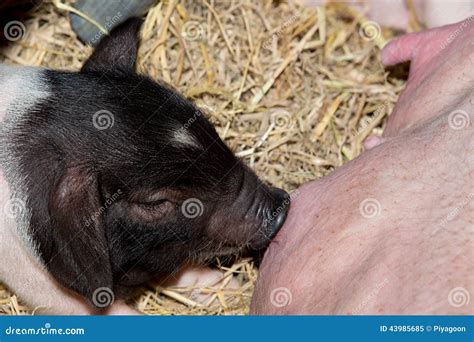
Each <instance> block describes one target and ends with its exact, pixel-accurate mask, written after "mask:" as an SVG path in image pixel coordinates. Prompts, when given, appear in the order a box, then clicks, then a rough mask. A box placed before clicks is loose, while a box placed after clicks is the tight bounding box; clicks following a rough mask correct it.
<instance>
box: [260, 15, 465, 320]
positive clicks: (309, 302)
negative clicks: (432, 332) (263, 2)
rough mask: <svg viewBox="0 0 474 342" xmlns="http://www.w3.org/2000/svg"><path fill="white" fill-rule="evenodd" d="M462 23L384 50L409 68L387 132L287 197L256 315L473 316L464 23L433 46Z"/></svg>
mask: <svg viewBox="0 0 474 342" xmlns="http://www.w3.org/2000/svg"><path fill="white" fill-rule="evenodd" d="M460 25H461V24H453V25H450V26H445V27H441V28H438V29H433V30H430V31H426V32H422V33H417V34H409V35H406V36H404V37H401V38H399V39H397V40H395V41H393V42H391V43H390V44H389V45H388V46H386V47H385V49H384V50H383V52H382V61H383V63H384V64H386V65H393V64H396V63H399V62H403V61H408V60H410V61H411V70H410V76H409V81H408V84H407V86H406V89H405V90H404V92H403V93H402V95H401V97H400V99H399V102H398V103H397V105H396V107H395V109H394V111H393V113H392V114H391V116H390V118H389V121H388V123H387V127H386V130H385V132H384V135H383V137H382V138H378V137H372V138H371V139H370V140H369V143H368V146H367V147H369V148H370V149H369V150H367V151H365V152H364V153H363V154H362V155H361V156H360V157H359V158H357V159H355V160H353V161H351V162H349V163H347V164H346V165H345V166H343V167H341V168H340V169H338V170H336V171H335V172H333V173H332V174H330V175H329V176H327V177H325V178H323V179H320V180H318V181H314V182H310V183H308V184H305V185H303V186H302V187H301V188H300V189H299V190H298V192H297V193H296V194H295V195H293V198H294V200H293V203H292V207H291V209H290V213H289V216H288V219H287V221H286V223H285V225H284V227H283V228H282V230H281V231H280V232H279V234H278V235H277V237H276V239H275V240H274V242H273V243H272V244H271V245H270V248H269V249H268V250H267V252H266V254H265V257H264V260H263V264H262V268H261V273H260V278H259V280H258V283H257V287H256V291H255V295H254V298H253V303H252V310H251V311H252V313H253V314H276V315H286V314H473V313H474V300H473V299H474V298H471V297H473V296H474V267H473V265H474V263H473V260H474V255H473V254H474V236H473V235H474V234H473V232H474V153H473V151H474V106H473V103H474V97H473V94H472V84H473V81H474V38H473V37H474V25H473V23H471V24H470V25H467V27H465V28H464V29H463V31H462V32H461V33H460V34H458V35H457V37H456V38H455V39H454V41H452V42H450V43H449V44H448V45H447V47H446V48H444V49H443V48H441V47H440V45H441V44H442V43H443V42H446V40H447V38H448V37H449V36H450V34H452V33H453V32H454V31H455V30H456V29H458V28H459V26H460ZM453 113H454V114H453ZM367 200H369V202H368V201H367ZM367 203H369V204H367ZM370 203H371V204H372V207H370ZM364 210H365V211H364ZM371 210H372V211H371ZM363 214H364V215H363Z"/></svg>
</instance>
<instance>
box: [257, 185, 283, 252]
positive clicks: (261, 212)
mask: <svg viewBox="0 0 474 342" xmlns="http://www.w3.org/2000/svg"><path fill="white" fill-rule="evenodd" d="M290 204H291V200H290V195H289V194H288V193H287V192H286V191H284V190H282V189H279V188H270V189H269V190H267V191H265V199H264V200H262V201H261V202H260V203H259V204H258V208H259V209H258V210H257V212H258V216H260V217H261V220H262V221H261V225H260V226H259V227H258V228H257V230H256V231H255V233H254V234H253V236H252V238H251V241H250V247H252V248H253V249H262V248H264V247H265V246H266V245H268V243H269V242H270V241H271V239H272V238H273V237H274V236H275V235H276V234H277V233H278V231H279V230H280V229H281V227H282V226H283V224H284V223H285V220H286V217H287V215H288V210H289V209H290Z"/></svg>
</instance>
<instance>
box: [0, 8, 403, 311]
mask: <svg viewBox="0 0 474 342" xmlns="http://www.w3.org/2000/svg"><path fill="white" fill-rule="evenodd" d="M55 3H56V5H57V4H58V2H57V1H55ZM64 8H66V7H64V6H60V7H58V6H55V4H54V3H53V2H48V1H45V2H44V4H43V5H41V6H40V7H38V8H36V9H35V11H34V12H33V13H32V17H31V19H29V20H27V21H25V22H24V24H25V26H26V32H25V34H24V37H23V39H21V40H18V41H16V42H15V43H12V44H11V45H9V46H8V47H7V48H5V49H3V50H1V54H2V55H3V56H2V57H1V59H4V60H5V61H7V62H9V63H16V64H20V65H35V66H44V67H49V68H54V69H66V70H74V71H77V70H78V69H79V68H80V66H81V64H82V63H83V62H84V60H85V59H86V58H87V57H88V56H89V54H90V53H91V51H92V49H91V48H90V47H87V46H84V45H83V44H82V43H80V42H79V41H78V39H77V38H76V36H75V35H74V33H73V32H72V31H71V27H70V25H69V21H68V17H67V14H68V13H67V11H65V10H64ZM66 9H67V8H66ZM366 24H367V19H366V18H364V17H363V16H362V15H361V14H360V13H357V12H355V11H353V10H349V9H348V8H347V7H346V6H345V5H343V4H334V5H331V6H328V7H325V8H324V7H323V8H319V9H306V8H300V7H297V6H296V5H292V4H291V3H290V4H288V3H285V2H279V1H275V2H273V1H250V0H234V1H209V2H206V1H203V2H202V1H181V2H179V3H178V2H176V1H164V2H159V3H158V4H157V5H156V6H154V7H153V8H152V9H151V10H150V11H149V12H148V14H147V16H146V20H145V24H144V26H143V29H142V33H141V35H142V42H141V47H140V51H139V59H138V69H139V71H140V72H141V73H144V74H147V75H149V76H151V77H152V78H154V79H157V80H158V79H160V80H165V81H166V82H169V83H170V84H172V85H173V86H174V87H176V88H177V89H179V90H180V91H182V92H183V93H184V94H186V95H187V96H188V97H190V98H191V99H193V100H194V101H195V102H196V103H197V104H198V105H201V106H204V105H205V106H206V107H205V108H206V112H207V114H208V116H209V117H210V119H211V121H212V122H213V123H214V124H215V125H216V127H217V130H218V132H219V134H220V135H221V137H222V138H223V139H225V141H226V142H227V143H228V144H229V145H230V146H231V147H232V148H233V150H234V151H236V153H237V155H239V156H240V157H242V158H243V159H244V160H245V161H246V162H247V163H248V164H249V165H250V166H251V167H252V168H253V169H254V170H255V171H256V172H257V173H258V174H259V175H260V177H262V178H263V179H264V180H266V181H267V182H269V183H271V184H273V185H275V186H279V187H283V188H285V189H287V190H294V189H295V188H297V187H298V186H299V185H301V184H303V183H305V182H308V181H311V180H314V179H317V178H320V177H322V176H324V175H326V174H328V173H329V172H331V171H332V170H334V169H335V168H338V167H339V166H341V165H342V164H343V163H345V162H347V161H348V160H351V159H353V158H355V157H356V156H357V155H358V154H359V153H360V152H361V150H362V142H363V140H364V138H366V137H367V136H368V135H369V134H370V133H372V132H374V131H375V132H380V131H381V129H382V128H383V124H384V121H385V118H386V116H387V115H388V113H390V112H391V110H392V108H393V106H394V103H395V102H396V100H397V97H398V94H399V92H400V90H401V88H402V87H403V84H404V81H403V80H402V79H398V78H395V77H393V76H390V75H389V74H388V72H387V71H386V70H384V68H383V67H382V66H381V64H380V59H379V52H380V47H381V46H382V45H383V44H384V43H385V39H389V38H390V37H391V35H392V32H391V31H389V30H383V32H380V30H379V31H377V29H378V28H377V25H375V26H374V27H375V30H376V31H368V30H363V29H362V28H363V26H364V25H366ZM372 29H373V28H372ZM374 113H375V114H374ZM223 272H226V273H227V277H226V278H225V279H224V280H223V282H224V284H223V282H221V283H219V284H215V286H212V287H210V288H207V289H199V288H196V287H188V288H161V287H160V286H158V285H154V284H150V285H148V286H147V287H145V288H143V289H141V290H140V291H139V293H138V294H137V296H136V297H135V298H134V299H133V300H132V302H131V304H133V305H135V306H136V307H137V308H138V309H139V310H141V311H143V312H145V313H147V314H164V315H168V314H196V315H200V314H211V315H220V314H246V313H248V310H249V304H250V300H251V295H252V290H253V287H254V284H255V281H256V278H257V269H256V268H255V266H254V265H253V262H252V261H251V260H248V259H244V260H240V261H239V262H237V263H236V264H235V265H233V266H232V267H230V268H223ZM231 277H234V278H235V280H237V281H238V283H239V284H240V285H239V287H237V288H227V287H225V286H223V285H225V282H229V279H230V278H231ZM196 291H198V292H199V291H202V292H204V293H208V294H210V295H211V297H210V299H209V300H208V301H207V303H205V304H198V303H197V302H195V301H194V300H193V299H192V298H193V295H195V294H196ZM31 312H32V311H31V310H30V309H29V308H26V307H25V306H23V305H22V304H21V303H19V300H18V299H17V297H16V296H15V295H14V294H12V293H10V292H8V291H7V290H6V289H4V288H2V287H1V286H0V313H6V314H29V313H31Z"/></svg>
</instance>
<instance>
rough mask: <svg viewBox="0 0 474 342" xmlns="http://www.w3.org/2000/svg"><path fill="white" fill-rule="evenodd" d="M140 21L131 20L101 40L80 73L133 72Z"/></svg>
mask: <svg viewBox="0 0 474 342" xmlns="http://www.w3.org/2000/svg"><path fill="white" fill-rule="evenodd" d="M141 24H142V20H141V19H139V18H131V19H128V20H127V21H125V22H124V23H123V24H121V25H119V26H118V27H116V28H115V29H114V30H112V32H111V33H110V35H109V36H107V37H105V38H103V39H102V41H101V42H100V43H99V45H98V46H97V47H96V48H95V50H94V52H93V53H92V55H91V56H90V57H89V59H88V60H87V61H86V62H85V64H84V65H83V66H82V69H81V71H83V72H87V71H93V72H116V73H129V72H133V71H134V67H135V61H136V59H137V51H138V40H139V38H138V33H139V31H140V26H141Z"/></svg>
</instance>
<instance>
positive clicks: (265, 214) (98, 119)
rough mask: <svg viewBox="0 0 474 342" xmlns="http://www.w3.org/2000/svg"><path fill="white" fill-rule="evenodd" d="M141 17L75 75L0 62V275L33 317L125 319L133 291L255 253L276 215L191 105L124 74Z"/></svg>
mask: <svg viewBox="0 0 474 342" xmlns="http://www.w3.org/2000/svg"><path fill="white" fill-rule="evenodd" d="M140 25H141V21H140V20H139V19H136V18H134V19H130V20H128V21H127V22H125V23H124V24H122V25H121V26H119V27H118V28H116V29H115V30H114V31H113V32H112V33H111V35H110V36H108V37H106V38H105V39H103V40H102V41H101V43H100V44H99V46H98V47H97V48H96V50H95V51H94V53H93V54H92V56H91V57H90V58H89V59H88V60H87V61H86V62H85V64H84V66H83V67H82V69H81V70H80V72H76V73H74V72H63V71H56V70H46V69H34V68H25V67H23V68H17V67H11V66H6V65H1V66H0V89H2V93H1V95H0V121H1V123H2V124H1V127H0V210H1V213H2V215H1V218H0V259H1V260H2V262H1V264H0V281H2V282H3V283H5V284H6V285H7V286H8V287H9V288H10V289H11V290H12V291H14V292H15V293H17V294H18V295H19V297H20V298H21V299H22V300H23V301H24V302H26V304H28V305H29V306H31V307H34V308H37V312H38V313H42V312H43V313H49V314H90V313H99V312H102V313H103V312H106V311H104V309H105V308H109V311H110V312H112V313H133V311H131V310H130V309H128V308H126V307H125V306H124V305H123V303H121V302H120V301H121V300H122V299H124V298H126V297H127V296H128V295H129V294H130V293H131V292H132V291H133V289H134V288H135V287H137V286H139V285H141V284H143V283H145V282H147V281H149V280H150V279H152V278H154V279H155V278H157V277H158V278H166V277H169V276H170V275H172V274H173V273H175V272H177V271H178V270H179V269H180V268H181V267H182V266H183V265H185V264H188V263H191V262H192V263H206V262H208V261H210V260H213V259H214V258H215V257H216V256H219V255H228V254H234V253H237V252H239V251H241V250H242V249H243V248H251V249H256V250H258V249H262V248H265V247H266V245H267V244H268V243H269V242H270V240H271V238H272V237H273V236H274V235H275V234H276V232H277V231H278V230H279V228H280V227H281V226H282V224H283V222H284V220H285V218H286V213H287V210H288V207H289V197H288V195H287V193H286V192H284V191H283V190H280V189H277V188H270V187H268V186H267V185H265V184H264V183H263V182H262V181H260V180H259V178H258V177H257V176H256V175H255V173H254V172H252V171H251V170H250V169H249V168H248V167H247V166H245V165H244V164H243V163H242V162H241V161H240V160H238V159H237V158H236V157H235V155H234V154H233V153H232V152H231V150H230V149H229V148H228V147H227V146H226V145H225V144H224V142H223V141H222V140H221V139H220V138H219V136H218V134H217V133H216V131H215V129H214V127H213V126H212V125H211V124H210V123H209V121H208V120H207V119H206V118H205V113H204V112H203V111H202V110H201V109H199V108H197V107H196V106H195V105H194V104H193V103H192V102H190V101H189V100H187V99H185V98H184V97H183V96H182V95H180V94H179V93H178V92H177V91H175V90H174V89H172V88H171V87H170V86H168V85H165V84H163V83H156V82H154V81H152V80H151V79H149V78H147V77H145V76H142V75H138V74H136V73H135V72H134V64H135V60H136V54H137V43H138V38H137V36H138V31H139V28H140ZM114 300H115V302H116V305H114V306H112V307H110V306H111V304H112V303H113V302H114ZM124 308H125V309H124ZM97 310H100V311H97Z"/></svg>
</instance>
